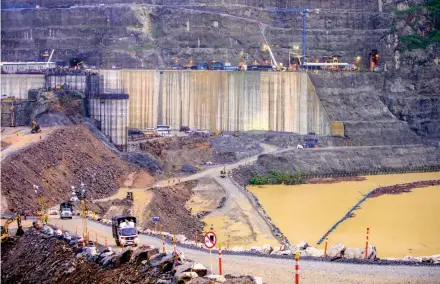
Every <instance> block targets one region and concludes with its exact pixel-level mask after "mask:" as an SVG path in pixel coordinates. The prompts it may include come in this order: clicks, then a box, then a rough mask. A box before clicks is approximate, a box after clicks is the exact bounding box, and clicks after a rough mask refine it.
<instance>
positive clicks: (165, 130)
mask: <svg viewBox="0 0 440 284" xmlns="http://www.w3.org/2000/svg"><path fill="white" fill-rule="evenodd" d="M156 131H157V134H159V135H160V136H172V135H173V134H172V133H171V127H170V126H169V125H158V126H157V128H156Z"/></svg>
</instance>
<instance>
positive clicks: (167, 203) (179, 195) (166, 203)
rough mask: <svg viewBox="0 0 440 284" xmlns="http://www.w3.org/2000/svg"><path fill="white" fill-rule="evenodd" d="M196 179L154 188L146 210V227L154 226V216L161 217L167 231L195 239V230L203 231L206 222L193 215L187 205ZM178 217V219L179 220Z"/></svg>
mask: <svg viewBox="0 0 440 284" xmlns="http://www.w3.org/2000/svg"><path fill="white" fill-rule="evenodd" d="M196 185H197V183H196V182H195V181H189V182H183V183H179V184H176V185H174V186H170V187H161V188H156V189H154V190H153V192H154V196H153V199H152V200H151V202H150V203H149V204H148V206H147V207H146V209H145V212H144V220H145V221H144V224H143V226H144V227H148V228H154V225H155V224H154V223H153V221H152V218H153V217H155V216H157V217H160V223H161V225H163V230H164V231H165V232H170V233H176V234H184V235H185V236H186V237H187V238H189V239H193V237H194V232H195V231H198V232H202V231H203V227H204V226H205V224H204V222H201V221H199V220H198V219H197V217H196V216H193V215H191V211H190V210H188V209H187V208H186V206H185V204H186V203H187V201H188V200H190V198H191V195H192V188H194V187H195V186H196ZM177 217H178V221H177Z"/></svg>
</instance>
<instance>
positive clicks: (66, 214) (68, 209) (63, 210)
mask: <svg viewBox="0 0 440 284" xmlns="http://www.w3.org/2000/svg"><path fill="white" fill-rule="evenodd" d="M72 217H73V205H72V203H70V202H68V201H66V202H63V203H61V204H60V219H61V220H63V219H64V218H69V219H72Z"/></svg>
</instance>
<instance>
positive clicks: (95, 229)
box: [51, 144, 440, 284]
mask: <svg viewBox="0 0 440 284" xmlns="http://www.w3.org/2000/svg"><path fill="white" fill-rule="evenodd" d="M262 147H263V153H276V152H283V151H285V150H286V149H283V150H281V151H277V149H276V148H275V147H274V146H270V145H266V144H262ZM257 157H258V155H255V156H252V157H249V158H246V159H244V160H241V161H239V162H237V163H234V164H231V165H228V166H227V169H232V168H235V167H238V166H240V165H244V164H246V163H250V162H253V161H255V160H256V159H257ZM222 169H223V166H221V167H219V166H215V167H211V168H209V169H207V170H205V171H202V172H199V173H196V174H194V175H191V176H188V177H185V178H182V179H180V181H186V180H195V179H199V178H203V177H207V176H214V177H216V176H218V175H219V171H220V170H222ZM217 180H220V185H222V186H223V187H224V188H225V189H226V190H227V193H228V197H229V198H228V201H227V203H228V202H229V203H235V202H237V199H240V200H245V199H246V197H245V196H244V194H243V193H242V192H241V191H240V190H239V189H238V188H236V186H235V185H234V184H233V183H232V182H231V181H230V180H229V179H217ZM177 182H178V181H177V180H176V179H174V181H173V179H169V180H163V181H160V182H158V183H157V184H156V186H169V185H171V184H174V183H177ZM227 203H226V204H227ZM246 212H247V213H249V210H246ZM249 214H250V215H249V217H250V220H251V223H252V225H255V226H259V228H260V229H261V230H262V232H265V233H267V232H269V231H270V228H269V227H268V226H267V224H266V223H265V222H264V221H263V220H262V218H261V216H259V215H258V213H257V212H256V210H250V213H249ZM87 222H88V230H89V232H90V237H91V238H92V239H95V237H96V235H97V236H98V240H99V242H100V243H103V242H104V238H107V241H108V245H109V246H112V247H113V248H114V250H119V248H117V247H116V244H115V242H114V239H113V237H112V232H111V227H108V226H105V225H103V224H100V223H97V222H94V221H87ZM51 223H53V224H55V225H57V226H61V224H62V226H63V228H64V229H65V230H68V231H71V232H75V231H78V232H80V231H81V228H82V220H81V219H79V218H77V217H75V218H74V219H72V220H59V219H57V218H54V219H52V222H51ZM264 226H266V228H264ZM139 237H140V244H147V245H154V246H156V247H158V248H161V247H162V241H161V240H159V239H157V238H155V237H152V236H147V235H140V236H139ZM177 247H178V248H179V250H181V251H183V252H184V255H185V258H187V259H191V260H194V261H197V262H200V263H202V264H204V265H205V266H206V267H208V268H210V267H211V265H212V268H213V272H214V273H217V272H218V261H217V255H214V254H213V255H212V256H211V257H212V260H211V257H210V254H209V252H208V251H202V250H195V249H189V248H186V247H181V246H179V245H178V246H177ZM166 249H167V250H169V251H171V250H172V246H171V245H169V244H166ZM293 268H294V260H293V258H292V259H291V260H290V259H276V258H268V257H260V256H244V255H228V254H226V255H225V254H224V255H223V271H224V273H225V274H232V275H253V276H258V277H262V278H263V281H264V282H265V283H270V284H282V283H293V276H294V275H293V272H294V271H293ZM300 270H301V272H300V274H301V276H300V277H301V283H305V284H307V283H310V284H312V283H314V284H327V283H348V284H360V283H362V284H363V283H365V284H376V283H377V284H382V283H383V284H385V283H387V284H389V283H395V284H397V283H399V284H400V283H420V284H422V283H423V284H439V283H440V268H439V267H438V266H437V267H428V266H422V267H417V266H398V265H394V266H393V265H386V266H380V265H370V264H349V263H333V262H322V261H310V260H308V261H300Z"/></svg>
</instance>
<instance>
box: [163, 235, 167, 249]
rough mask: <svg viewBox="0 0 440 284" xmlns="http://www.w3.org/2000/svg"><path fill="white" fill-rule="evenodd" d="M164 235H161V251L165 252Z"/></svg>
mask: <svg viewBox="0 0 440 284" xmlns="http://www.w3.org/2000/svg"><path fill="white" fill-rule="evenodd" d="M165 251H166V250H165V236H164V235H162V252H165Z"/></svg>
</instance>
